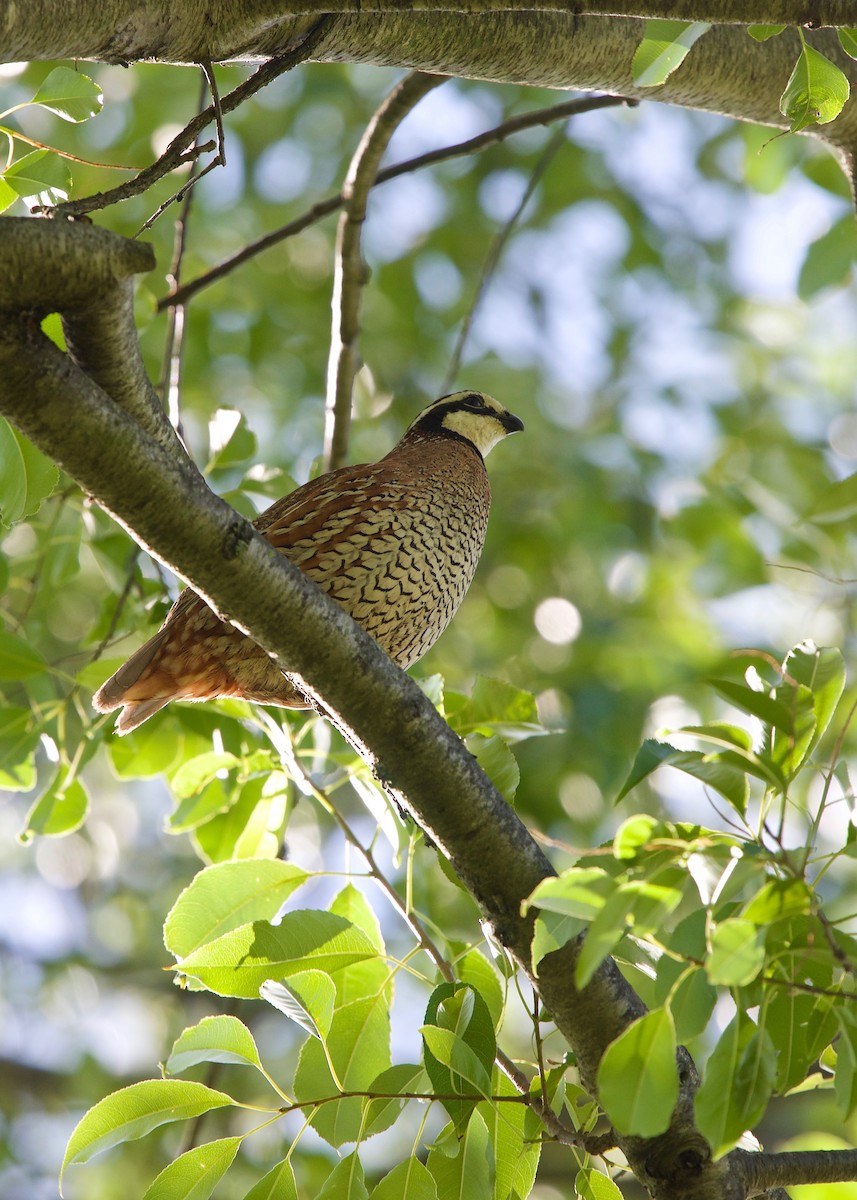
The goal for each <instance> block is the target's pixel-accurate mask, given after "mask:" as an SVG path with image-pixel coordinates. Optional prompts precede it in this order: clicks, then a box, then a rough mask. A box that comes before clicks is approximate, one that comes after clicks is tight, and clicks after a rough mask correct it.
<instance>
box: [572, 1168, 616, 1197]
mask: <svg viewBox="0 0 857 1200" xmlns="http://www.w3.org/2000/svg"><path fill="white" fill-rule="evenodd" d="M574 1194H575V1195H576V1196H579V1197H580V1200H622V1193H621V1192H620V1191H619V1189H618V1188H617V1187H616V1184H615V1183H614V1182H613V1180H612V1179H611V1178H610V1177H609V1176H608V1175H602V1173H601V1172H600V1171H596V1169H595V1167H585V1168H584V1169H583V1170H582V1171H578V1172H577V1176H576V1178H575V1180H574Z"/></svg>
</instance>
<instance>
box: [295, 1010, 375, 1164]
mask: <svg viewBox="0 0 857 1200" xmlns="http://www.w3.org/2000/svg"><path fill="white" fill-rule="evenodd" d="M327 1049H328V1053H329V1055H330V1062H332V1064H333V1068H334V1071H335V1072H336V1077H337V1078H336V1079H334V1077H333V1074H332V1073H331V1069H330V1063H329V1062H328V1059H327V1056H326V1055H325V1050H324V1047H323V1046H322V1044H321V1042H319V1041H318V1040H317V1039H316V1038H309V1039H308V1040H307V1041H306V1042H305V1043H304V1045H303V1047H302V1048H301V1052H300V1058H299V1059H298V1067H297V1070H296V1072H295V1083H294V1091H295V1097H296V1099H297V1100H298V1101H300V1103H302V1104H311V1103H312V1102H313V1101H320V1100H327V1101H328V1103H326V1104H318V1106H317V1107H316V1108H315V1111H314V1112H313V1113H312V1119H311V1124H312V1127H313V1129H315V1131H316V1133H318V1134H319V1136H320V1137H323V1138H324V1139H325V1141H326V1142H328V1143H329V1144H330V1145H331V1146H334V1147H339V1146H342V1145H345V1143H346V1142H355V1141H358V1140H359V1139H360V1138H361V1137H363V1136H366V1131H365V1129H364V1125H363V1121H364V1116H363V1114H364V1111H365V1105H366V1101H365V1099H364V1098H362V1097H360V1096H349V1097H346V1098H344V1099H341V1100H339V1099H331V1098H332V1097H335V1096H336V1095H337V1094H338V1092H339V1090H340V1088H339V1085H340V1084H341V1085H342V1087H343V1088H344V1089H345V1090H346V1091H361V1092H362V1091H368V1090H369V1088H370V1086H371V1084H372V1082H373V1080H375V1079H376V1078H377V1077H378V1075H380V1074H381V1073H382V1072H384V1071H386V1070H388V1069H389V1067H390V1065H391V1064H390V1010H389V1006H388V1004H387V1003H386V1000H385V999H384V996H383V994H381V995H379V996H374V997H372V996H370V997H366V998H365V999H362V1000H355V1001H353V1002H352V1003H351V1004H346V1005H344V1006H343V1007H342V1008H338V1009H337V1010H336V1012H335V1013H334V1014H333V1021H332V1022H331V1027H330V1032H329V1034H328V1037H327Z"/></svg>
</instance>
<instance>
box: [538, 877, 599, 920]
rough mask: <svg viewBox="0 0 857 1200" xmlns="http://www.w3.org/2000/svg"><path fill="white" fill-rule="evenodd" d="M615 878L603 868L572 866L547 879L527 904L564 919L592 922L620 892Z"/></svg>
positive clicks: (539, 885)
mask: <svg viewBox="0 0 857 1200" xmlns="http://www.w3.org/2000/svg"><path fill="white" fill-rule="evenodd" d="M616 887H617V884H616V881H615V880H614V879H611V877H610V876H609V875H608V874H607V872H606V871H603V870H602V869H601V867H569V868H568V870H566V871H563V873H562V874H561V875H557V876H555V877H551V878H550V879H543V880H542V882H541V883H540V884H538V886H537V887H536V888H535V890H534V891H533V892H532V893H531V894H530V895H529V896H528V897H527V899H526V900H525V901H524V904H523V906H522V907H523V910H524V912H526V911H527V910H528V909H529V908H531V907H533V906H534V907H536V908H540V909H542V910H545V911H547V912H555V913H560V914H562V915H563V916H568V917H577V918H579V919H580V920H582V921H591V920H592V918H593V917H595V916H596V915H597V913H599V912H600V911H601V909H602V908H603V907H604V904H605V902H606V900H607V899H608V897H609V896H611V895H612V894H613V892H614V891H615V890H616Z"/></svg>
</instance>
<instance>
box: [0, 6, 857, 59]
mask: <svg viewBox="0 0 857 1200" xmlns="http://www.w3.org/2000/svg"><path fill="white" fill-rule="evenodd" d="M4 9H5V10H6V11H5V12H4V11H3V10H4ZM424 11H433V12H438V13H443V12H453V13H456V14H461V13H464V14H476V15H485V14H493V13H502V12H508V13H510V14H516V15H525V16H529V15H530V14H538V13H562V14H563V15H566V16H569V17H571V18H572V19H573V20H577V19H578V18H580V17H586V16H599V17H607V18H614V17H626V18H649V17H661V18H668V19H672V20H687V21H710V22H711V23H713V24H720V25H728V24H733V25H751V24H777V25H779V24H784V25H805V26H808V27H811V28H821V27H822V26H833V25H845V26H854V25H857V0H698V2H697V0H630V2H629V3H627V4H623V3H620V2H619V0H294V2H292V3H284V2H282V0H280V2H279V3H278V2H277V0H268V2H267V3H256V4H252V5H250V4H248V3H246V0H218V2H217V3H216V4H215V3H214V0H208V2H207V3H196V4H192V5H191V4H182V5H176V4H172V3H170V2H169V0H141V2H140V3H138V4H136V5H135V6H134V8H133V10H131V11H129V7H128V5H127V3H126V2H125V0H102V3H100V4H99V5H98V6H97V8H95V9H94V8H93V5H92V4H91V2H90V0H29V2H28V3H27V4H17V5H15V4H12V3H11V2H10V0H4V2H3V3H2V4H0V16H2V17H4V21H3V28H4V41H5V44H6V48H7V51H8V57H9V60H10V61H11V60H12V59H18V60H30V59H53V58H99V59H104V60H105V61H107V62H121V63H126V64H127V63H129V62H134V61H137V60H139V59H146V58H155V59H159V60H161V61H171V62H176V63H188V62H201V61H203V60H205V59H209V60H210V61H212V62H221V61H224V60H227V59H233V60H234V59H237V58H243V59H251V58H257V59H259V58H267V57H269V56H270V55H272V54H278V53H282V51H283V50H284V49H286V48H287V47H288V45H289V43H292V44H293V39H294V38H295V36H298V37H300V36H302V33H303V32H305V31H306V28H307V25H308V24H309V23H311V18H312V17H313V16H317V15H319V14H320V13H332V14H357V13H364V14H369V15H371V14H376V13H377V14H379V15H384V14H398V13H421V12H424ZM308 18H309V19H308ZM296 26H297V28H296Z"/></svg>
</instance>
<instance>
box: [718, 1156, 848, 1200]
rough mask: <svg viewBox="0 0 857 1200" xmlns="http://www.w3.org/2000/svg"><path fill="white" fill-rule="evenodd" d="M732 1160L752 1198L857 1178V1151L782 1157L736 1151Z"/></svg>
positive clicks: (730, 1158) (730, 1157) (731, 1157)
mask: <svg viewBox="0 0 857 1200" xmlns="http://www.w3.org/2000/svg"><path fill="white" fill-rule="evenodd" d="M728 1158H729V1160H730V1163H731V1164H733V1165H734V1166H735V1167H736V1168H737V1169H738V1170H739V1171H740V1173H741V1174H742V1176H743V1178H744V1183H745V1186H746V1188H747V1193H746V1194H747V1195H748V1196H759V1195H761V1194H762V1193H764V1192H766V1191H768V1190H769V1189H771V1188H773V1187H777V1186H782V1185H787V1186H789V1187H797V1186H798V1185H800V1184H808V1183H843V1182H847V1181H849V1180H853V1179H857V1150H792V1151H787V1152H784V1153H782V1154H764V1153H762V1154H749V1153H748V1152H747V1151H746V1150H733V1151H732V1153H731V1154H730V1155H728Z"/></svg>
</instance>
